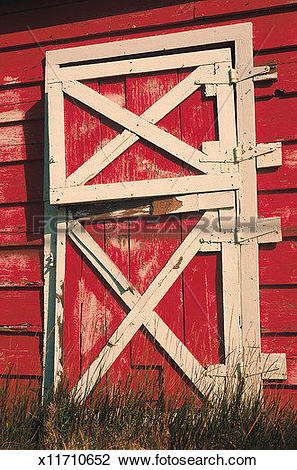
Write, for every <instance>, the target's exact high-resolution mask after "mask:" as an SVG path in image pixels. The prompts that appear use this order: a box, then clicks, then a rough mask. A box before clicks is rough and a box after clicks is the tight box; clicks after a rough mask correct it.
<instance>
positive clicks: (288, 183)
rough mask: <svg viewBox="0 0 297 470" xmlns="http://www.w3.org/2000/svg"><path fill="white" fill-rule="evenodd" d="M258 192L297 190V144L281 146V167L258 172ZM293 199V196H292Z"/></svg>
mask: <svg viewBox="0 0 297 470" xmlns="http://www.w3.org/2000/svg"><path fill="white" fill-rule="evenodd" d="M257 180H258V190H259V191H272V190H283V189H296V188H297V144H296V143H286V142H284V143H283V145H282V165H281V166H280V167H277V168H276V167H274V168H270V169H268V168H266V169H262V170H258V178H257ZM293 197H294V196H293Z"/></svg>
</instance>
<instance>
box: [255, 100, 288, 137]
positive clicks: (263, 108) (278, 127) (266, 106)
mask: <svg viewBox="0 0 297 470" xmlns="http://www.w3.org/2000/svg"><path fill="white" fill-rule="evenodd" d="M296 106H297V98H296V97H285V98H278V97H273V98H270V99H268V100H266V99H262V100H257V101H256V137H257V142H259V143H260V142H276V141H286V140H297V117H296ZM288 123H290V125H288Z"/></svg>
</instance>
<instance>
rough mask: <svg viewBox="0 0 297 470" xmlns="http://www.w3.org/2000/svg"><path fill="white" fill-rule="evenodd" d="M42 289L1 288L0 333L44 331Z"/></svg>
mask: <svg viewBox="0 0 297 470" xmlns="http://www.w3.org/2000/svg"><path fill="white" fill-rule="evenodd" d="M41 307H42V293H41V290H40V289H3V290H1V289H0V333H1V332H9V331H20V332H22V331H24V332H27V331H33V330H34V331H36V332H37V331H39V332H41V331H42V319H41Z"/></svg>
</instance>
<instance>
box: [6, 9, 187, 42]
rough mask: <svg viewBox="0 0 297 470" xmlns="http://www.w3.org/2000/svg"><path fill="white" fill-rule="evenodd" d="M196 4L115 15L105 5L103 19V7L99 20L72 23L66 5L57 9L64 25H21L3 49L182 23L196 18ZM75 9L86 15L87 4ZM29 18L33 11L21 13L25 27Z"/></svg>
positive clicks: (22, 23)
mask: <svg viewBox="0 0 297 470" xmlns="http://www.w3.org/2000/svg"><path fill="white" fill-rule="evenodd" d="M194 4H195V2H187V3H186V4H182V5H170V6H164V7H161V8H153V9H147V10H146V11H137V10H139V9H138V8H136V11H133V13H132V14H131V13H126V12H124V13H122V14H111V16H109V15H108V12H109V11H110V9H109V7H106V6H105V8H104V10H105V13H106V16H105V17H102V18H100V16H101V15H100V9H99V11H98V18H96V19H87V20H85V21H69V22H65V18H69V7H67V6H66V7H63V6H62V7H58V8H56V9H55V10H56V11H57V14H58V15H59V16H60V17H61V18H63V20H64V21H62V24H60V25H57V26H48V27H44V28H36V29H34V30H33V31H28V30H25V31H23V30H22V28H20V29H21V30H20V31H18V32H15V33H10V34H2V35H1V36H0V48H5V47H13V46H21V45H22V46H24V45H27V44H35V43H36V42H37V41H38V42H39V43H50V42H54V41H63V40H69V39H73V38H75V37H76V36H77V35H78V31H79V36H80V37H84V36H85V37H88V36H90V35H92V36H93V35H98V36H99V35H102V34H105V35H106V34H108V33H110V32H116V31H129V30H135V29H137V28H138V29H139V28H145V27H152V26H155V27H156V26H161V25H165V24H174V23H181V22H185V21H189V20H193V18H194ZM96 6H97V5H96ZM100 7H102V5H100ZM117 9H119V8H117ZM125 9H127V8H125ZM75 10H76V12H75V13H76V15H77V16H78V17H79V12H81V14H82V15H83V16H85V14H86V9H85V6H80V5H76V6H75ZM101 10H102V8H101ZM43 14H45V13H43ZM35 15H38V13H37V12H35V13H34V15H33V17H34V16H35ZM51 15H53V17H54V15H55V12H54V11H51ZM26 17H27V18H28V20H32V14H31V15H30V14H29V13H27V14H25V15H24V14H23V15H22V17H20V15H19V21H20V22H21V25H22V26H23V25H24V24H25V18H26ZM30 23H31V21H30ZM63 23H64V24H63Z"/></svg>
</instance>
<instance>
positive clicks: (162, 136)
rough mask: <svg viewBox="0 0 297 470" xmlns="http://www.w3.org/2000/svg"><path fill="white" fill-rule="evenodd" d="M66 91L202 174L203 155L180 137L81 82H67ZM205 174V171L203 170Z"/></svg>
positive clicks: (65, 84) (64, 89)
mask: <svg viewBox="0 0 297 470" xmlns="http://www.w3.org/2000/svg"><path fill="white" fill-rule="evenodd" d="M63 91H64V92H65V93H66V94H67V95H69V96H72V97H73V98H75V99H77V100H78V101H80V102H81V103H84V104H85V105H87V106H88V107H90V108H91V109H94V110H95V111H97V112H98V113H100V114H103V115H104V116H106V117H107V118H109V119H111V120H112V121H113V122H116V123H118V124H120V125H121V126H123V127H124V128H126V129H128V130H129V131H130V132H133V133H135V134H136V135H138V136H139V137H142V138H143V139H145V140H147V141H149V142H151V143H152V144H154V145H156V146H157V147H159V148H161V149H163V150H165V151H166V152H169V153H170V154H171V155H173V156H175V157H176V158H178V159H179V160H182V161H184V162H186V163H188V164H190V165H191V166H193V167H194V168H196V169H198V170H202V168H201V165H200V163H199V157H201V156H202V155H203V154H202V152H200V151H199V150H197V149H195V148H194V147H192V146H191V145H188V144H186V143H185V142H182V141H181V140H179V139H178V138H177V137H175V136H174V135H172V134H169V133H168V132H165V131H164V130H162V129H160V128H158V127H156V126H155V125H153V124H151V123H150V122H148V121H147V120H146V119H143V117H141V116H137V115H136V114H134V113H132V112H131V111H128V110H127V109H125V108H122V107H121V106H119V105H118V104H116V103H114V102H112V101H111V100H109V99H108V98H105V97H104V96H103V95H101V94H100V93H98V92H97V91H95V90H92V89H91V88H89V87H87V86H85V85H82V84H81V83H79V82H75V81H73V82H64V83H63ZM202 171H203V170H202Z"/></svg>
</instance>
